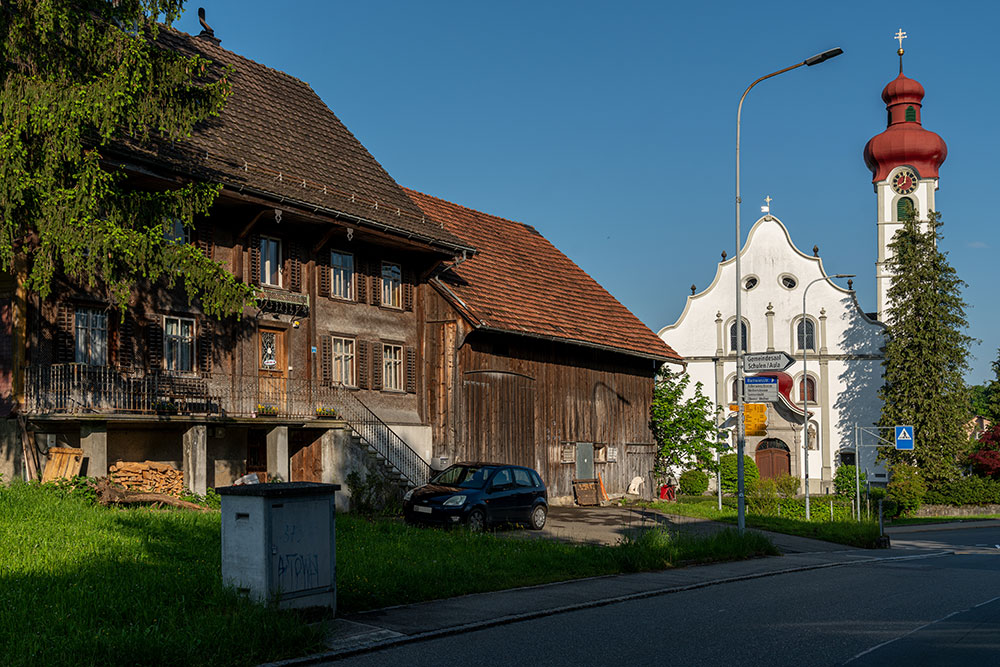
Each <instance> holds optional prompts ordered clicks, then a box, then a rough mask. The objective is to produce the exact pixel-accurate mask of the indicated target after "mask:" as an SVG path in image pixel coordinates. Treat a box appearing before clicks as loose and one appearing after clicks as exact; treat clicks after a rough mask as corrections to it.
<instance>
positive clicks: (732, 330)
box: [729, 322, 748, 352]
mask: <svg viewBox="0 0 1000 667" xmlns="http://www.w3.org/2000/svg"><path fill="white" fill-rule="evenodd" d="M740 324H741V327H740V328H741V329H742V334H743V351H744V352H746V351H747V345H748V341H747V338H748V336H747V323H746V322H741V323H740ZM736 335H737V334H736V322H733V323H732V324H731V325H730V326H729V350H730V351H731V352H735V351H736V346H737V344H738V343H737V342H736Z"/></svg>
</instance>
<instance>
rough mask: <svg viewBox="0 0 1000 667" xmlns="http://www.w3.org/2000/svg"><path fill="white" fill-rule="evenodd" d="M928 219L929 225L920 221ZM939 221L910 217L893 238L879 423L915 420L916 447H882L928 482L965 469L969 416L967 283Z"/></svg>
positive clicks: (893, 459)
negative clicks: (944, 243) (944, 248)
mask: <svg viewBox="0 0 1000 667" xmlns="http://www.w3.org/2000/svg"><path fill="white" fill-rule="evenodd" d="M922 226H925V227H926V231H922V230H921V227H922ZM940 228H941V220H940V215H939V214H938V213H937V212H932V213H931V214H930V219H929V220H928V221H927V222H922V223H921V222H917V221H916V220H914V219H912V218H911V219H910V220H907V221H906V222H905V224H904V225H903V228H902V229H901V230H900V231H899V232H897V233H896V236H895V238H894V240H893V241H892V243H891V244H890V246H889V247H890V249H891V250H892V257H891V258H890V259H889V261H888V262H887V269H888V270H889V272H890V273H891V274H892V276H893V282H892V287H891V288H890V289H889V293H888V297H889V309H888V318H887V319H888V322H887V325H888V342H887V344H886V353H885V361H884V362H883V367H884V369H885V383H884V385H883V387H882V390H881V391H880V397H881V398H882V401H883V403H882V417H881V420H880V422H879V423H880V425H881V426H896V425H902V424H906V425H912V426H913V427H914V431H915V441H916V447H915V448H914V450H913V451H896V450H894V449H882V450H880V453H881V456H882V457H884V458H886V459H888V460H889V462H890V463H891V464H895V463H907V464H913V465H916V466H917V467H918V468H919V469H920V471H921V473H922V474H923V477H924V479H926V480H927V481H928V482H929V483H931V484H934V483H935V482H940V481H944V480H947V479H951V478H953V477H955V476H957V475H958V474H959V472H960V467H959V464H960V458H961V455H962V454H963V452H964V451H965V450H966V449H967V447H968V438H967V436H966V434H965V424H966V422H967V421H968V419H969V409H968V405H969V403H968V397H967V393H966V392H967V390H966V385H965V381H964V379H963V375H964V373H965V371H966V370H967V369H968V354H969V345H970V344H971V342H972V338H970V337H969V336H968V335H966V334H965V329H966V326H967V324H968V323H967V321H966V318H965V302H964V301H963V300H962V295H961V291H962V287H963V286H964V285H965V283H964V282H962V280H961V279H959V277H958V275H957V274H956V272H955V269H954V268H952V267H951V265H949V264H948V261H947V257H946V255H945V253H942V252H941V251H939V250H938V247H937V242H938V241H939V240H940V239H941V233H940Z"/></svg>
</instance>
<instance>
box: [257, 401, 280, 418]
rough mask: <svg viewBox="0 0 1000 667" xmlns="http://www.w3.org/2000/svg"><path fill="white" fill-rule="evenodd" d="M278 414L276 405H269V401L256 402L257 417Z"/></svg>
mask: <svg viewBox="0 0 1000 667" xmlns="http://www.w3.org/2000/svg"><path fill="white" fill-rule="evenodd" d="M277 414H278V406H276V405H271V404H269V403H258V404H257V416H258V417H274V416H275V415H277Z"/></svg>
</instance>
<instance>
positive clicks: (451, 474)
mask: <svg viewBox="0 0 1000 667" xmlns="http://www.w3.org/2000/svg"><path fill="white" fill-rule="evenodd" d="M494 470H495V467H494V466H464V465H455V466H451V467H450V468H448V469H447V470H445V471H444V472H442V473H441V474H440V475H438V476H437V477H435V478H434V479H432V480H431V484H441V485H443V486H459V487H462V488H463V489H481V488H483V487H484V486H486V480H487V479H489V476H490V474H491V473H492V472H493V471H494Z"/></svg>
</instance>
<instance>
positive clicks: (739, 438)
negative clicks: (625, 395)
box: [735, 47, 844, 533]
mask: <svg viewBox="0 0 1000 667" xmlns="http://www.w3.org/2000/svg"><path fill="white" fill-rule="evenodd" d="M843 52H844V50H843V49H841V48H840V47H837V48H834V49H830V50H829V51H824V52H822V53H817V54H816V55H814V56H812V57H811V58H806V59H805V60H803V61H802V62H800V63H798V64H796V65H792V66H791V67H786V68H785V69H780V70H778V71H777V72H771V73H770V74H768V75H766V76H762V77H760V78H759V79H757V80H756V81H754V82H753V83H751V84H750V85H749V86H747V89H746V90H745V91H743V96H742V97H741V98H740V105H739V107H738V108H737V109H736V325H735V326H736V387H737V389H736V496H737V500H736V503H737V504H736V507H737V522H736V523H737V526H738V527H739V531H740V533H742V532H743V531H744V530H745V529H746V504H745V499H744V495H743V491H744V488H743V450H744V449H745V448H746V430H745V423H744V421H743V303H742V300H741V298H740V297H741V290H742V289H743V284H742V283H743V277H742V274H741V273H740V254H741V253H740V248H741V245H740V242H741V234H740V203H741V201H742V200H741V199H740V119H741V118H742V116H743V100H745V99H746V98H747V94H748V93H749V92H750V89H751V88H753V87H754V86H756V85H757V84H758V83H760V82H761V81H763V80H764V79H770V78H771V77H773V76H778V75H779V74H784V73H785V72H788V71H790V70H793V69H795V68H796V67H802V66H803V65H806V66H807V67H812V66H813V65H818V64H820V63H821V62H824V61H827V60H829V59H830V58H834V57H836V56H839V55H840V54H841V53H843ZM806 506H807V507H808V505H806Z"/></svg>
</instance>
